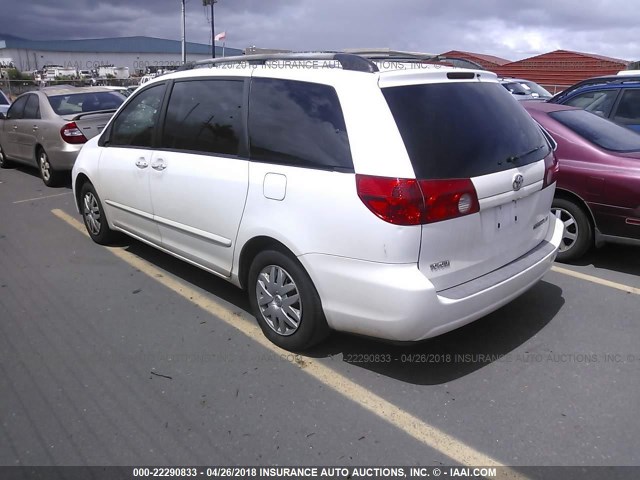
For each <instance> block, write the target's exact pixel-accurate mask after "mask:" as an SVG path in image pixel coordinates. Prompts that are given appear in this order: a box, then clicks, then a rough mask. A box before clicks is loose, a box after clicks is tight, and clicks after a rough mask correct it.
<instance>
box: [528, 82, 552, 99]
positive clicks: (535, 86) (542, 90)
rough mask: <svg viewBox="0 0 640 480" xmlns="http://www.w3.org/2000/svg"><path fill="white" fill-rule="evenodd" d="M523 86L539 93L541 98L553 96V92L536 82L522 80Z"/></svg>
mask: <svg viewBox="0 0 640 480" xmlns="http://www.w3.org/2000/svg"><path fill="white" fill-rule="evenodd" d="M520 83H521V84H522V85H523V86H526V87H528V88H529V89H530V91H531V92H533V93H537V94H538V95H539V98H551V97H552V95H551V92H549V91H548V90H547V89H545V88H543V87H541V86H540V85H538V84H537V83H536V82H520Z"/></svg>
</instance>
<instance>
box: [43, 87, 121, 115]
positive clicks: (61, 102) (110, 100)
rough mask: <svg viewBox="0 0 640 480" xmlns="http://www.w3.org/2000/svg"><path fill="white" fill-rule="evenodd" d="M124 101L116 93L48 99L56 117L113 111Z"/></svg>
mask: <svg viewBox="0 0 640 480" xmlns="http://www.w3.org/2000/svg"><path fill="white" fill-rule="evenodd" d="M124 100H125V97H124V96H123V95H121V94H119V93H118V92H85V93H71V94H67V95H53V96H51V97H49V103H50V104H51V107H52V108H53V111H54V112H56V114H58V115H74V114H77V113H84V112H97V111H99V110H115V109H117V108H118V107H119V106H120V105H121V104H122V103H123V102H124Z"/></svg>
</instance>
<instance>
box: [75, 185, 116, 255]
mask: <svg viewBox="0 0 640 480" xmlns="http://www.w3.org/2000/svg"><path fill="white" fill-rule="evenodd" d="M80 211H81V212H82V219H83V220H84V226H85V227H86V229H87V233H88V234H89V236H90V237H91V240H93V241H94V242H96V243H98V244H100V245H111V244H112V243H113V242H114V241H115V240H116V239H117V238H118V233H117V232H114V231H113V230H111V229H110V228H109V223H108V222H107V216H106V215H105V213H104V209H103V207H102V202H101V201H100V197H98V194H97V193H96V190H95V188H93V185H91V183H89V182H87V183H85V184H84V185H83V186H82V189H81V190H80Z"/></svg>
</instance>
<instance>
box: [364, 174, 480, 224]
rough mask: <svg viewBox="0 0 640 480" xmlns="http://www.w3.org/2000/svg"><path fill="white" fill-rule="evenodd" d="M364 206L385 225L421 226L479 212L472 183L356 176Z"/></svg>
mask: <svg viewBox="0 0 640 480" xmlns="http://www.w3.org/2000/svg"><path fill="white" fill-rule="evenodd" d="M356 188H357V191H358V196H359V197H360V199H361V200H362V202H363V203H364V204H365V205H366V206H367V207H368V208H369V210H371V211H372V212H373V213H375V214H376V215H377V216H378V217H380V218H381V219H383V220H384V221H386V222H389V223H393V224H395V225H420V224H423V223H433V222H440V221H442V220H449V219H451V218H457V217H461V216H464V215H469V214H472V213H476V212H478V211H479V210H480V205H479V203H478V195H477V193H476V190H475V187H474V186H473V183H472V182H471V180H470V179H449V180H413V179H403V178H387V177H373V176H369V175H356Z"/></svg>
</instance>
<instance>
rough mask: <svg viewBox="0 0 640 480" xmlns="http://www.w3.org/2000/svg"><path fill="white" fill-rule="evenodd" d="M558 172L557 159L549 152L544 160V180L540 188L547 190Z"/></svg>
mask: <svg viewBox="0 0 640 480" xmlns="http://www.w3.org/2000/svg"><path fill="white" fill-rule="evenodd" d="M559 170H560V164H559V163H558V159H557V158H556V156H555V154H554V153H553V152H551V153H550V154H549V155H547V156H546V157H545V159H544V179H543V182H542V188H547V187H548V186H549V185H551V184H552V183H553V182H555V181H556V177H557V176H558V171H559Z"/></svg>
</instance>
